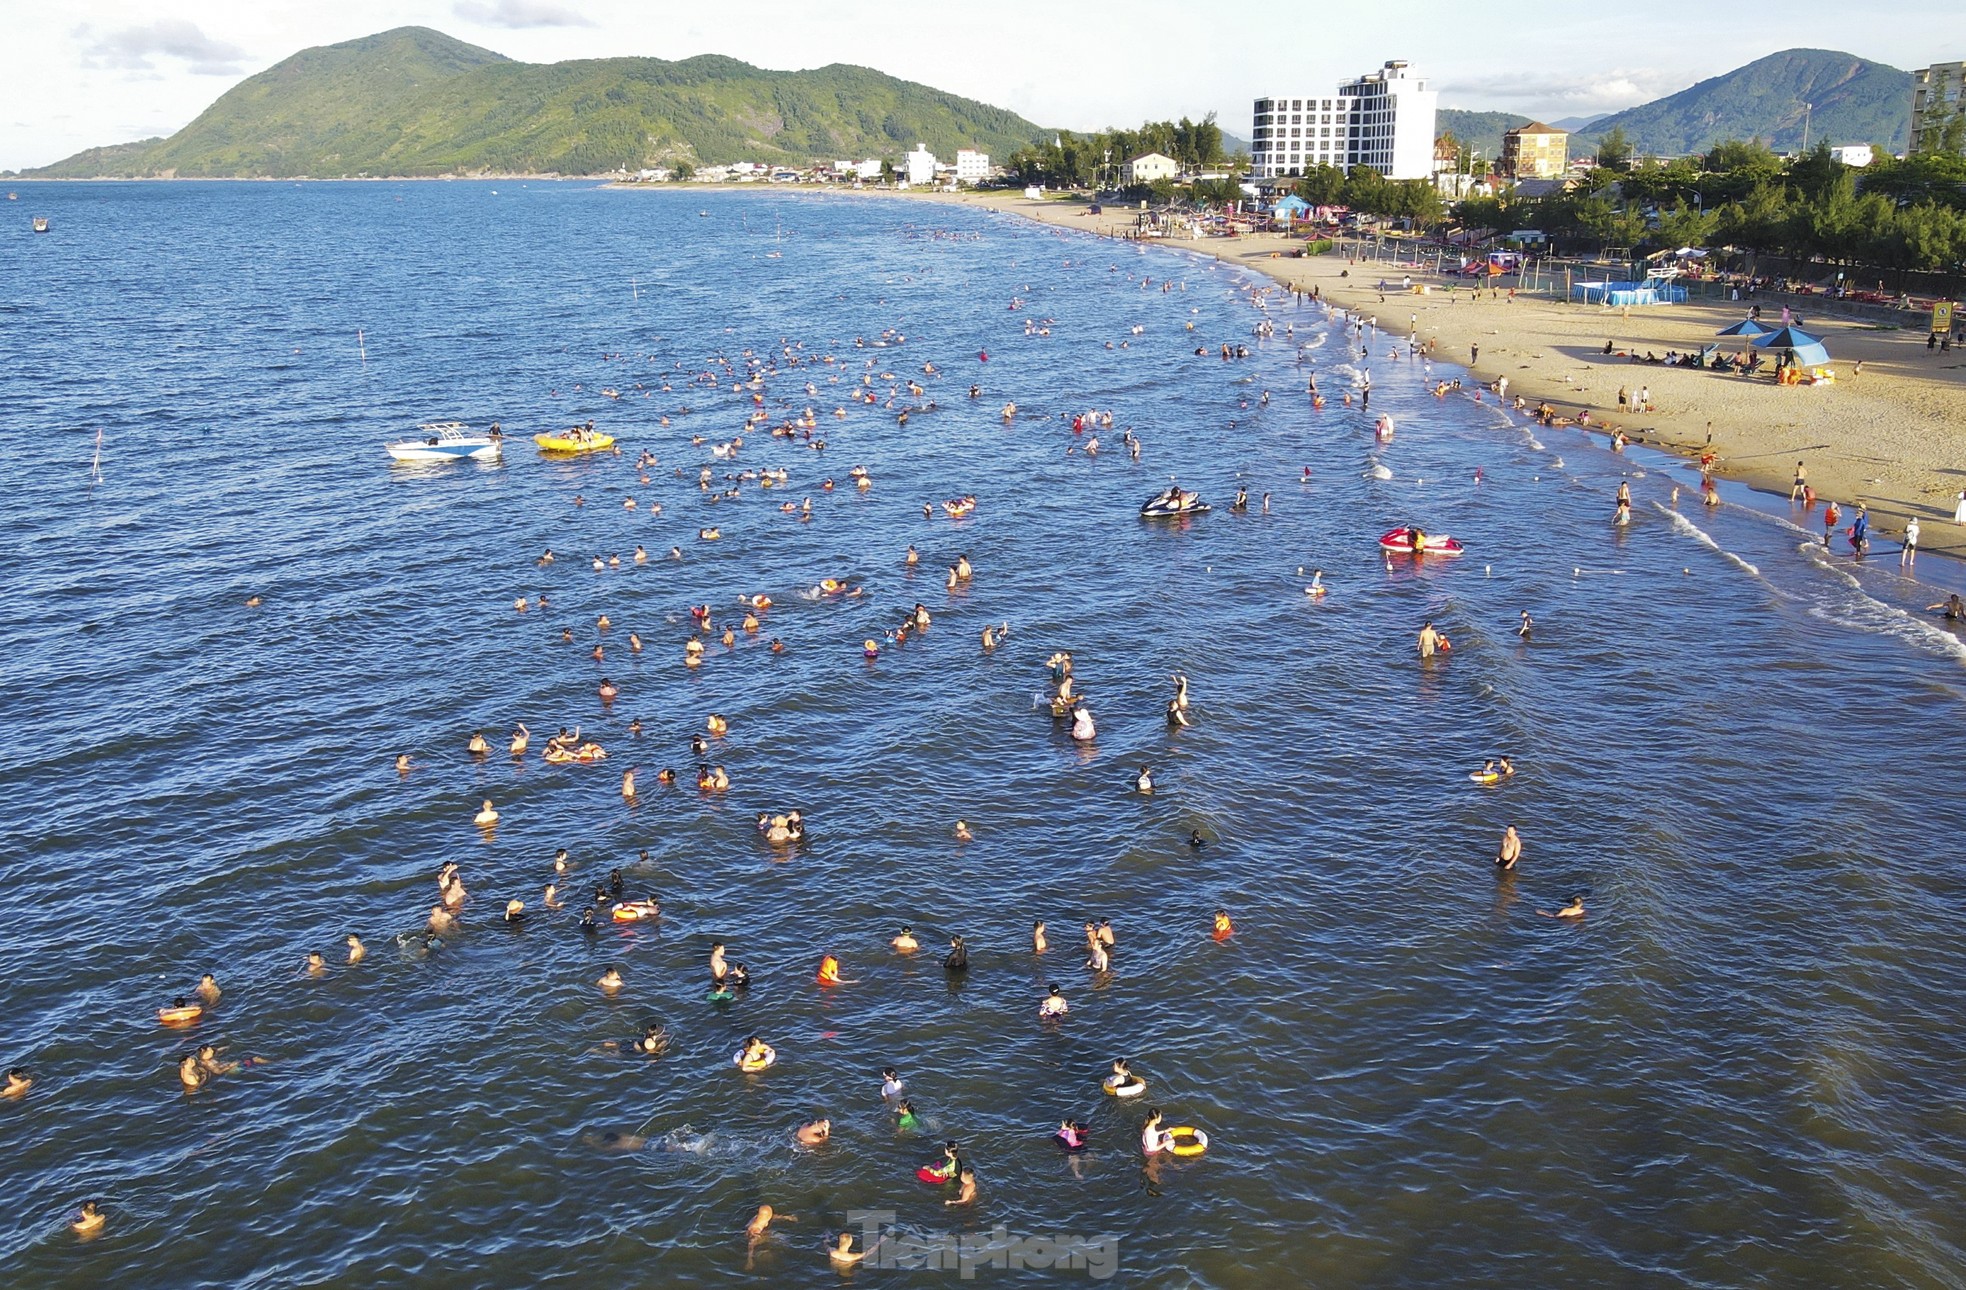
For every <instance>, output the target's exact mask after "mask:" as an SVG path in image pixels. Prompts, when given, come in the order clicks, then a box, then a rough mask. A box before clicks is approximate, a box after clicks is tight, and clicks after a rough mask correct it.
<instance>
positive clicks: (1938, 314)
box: [1932, 300, 1952, 336]
mask: <svg viewBox="0 0 1966 1290" xmlns="http://www.w3.org/2000/svg"><path fill="white" fill-rule="evenodd" d="M1951 330H1952V301H1950V300H1940V301H1938V302H1936V303H1934V304H1933V306H1932V334H1933V335H1934V336H1943V335H1945V334H1946V333H1947V332H1949V331H1951Z"/></svg>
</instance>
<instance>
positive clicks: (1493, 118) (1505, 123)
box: [1434, 108, 1529, 161]
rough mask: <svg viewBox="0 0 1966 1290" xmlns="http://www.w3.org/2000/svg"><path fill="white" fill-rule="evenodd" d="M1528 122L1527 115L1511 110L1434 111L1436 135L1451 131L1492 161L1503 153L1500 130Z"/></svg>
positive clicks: (1451, 109) (1442, 109)
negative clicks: (1519, 114)
mask: <svg viewBox="0 0 1966 1290" xmlns="http://www.w3.org/2000/svg"><path fill="white" fill-rule="evenodd" d="M1528 124H1529V118H1528V117H1526V116H1517V115H1516V114H1515V113H1513V112H1464V111H1462V110H1461V109H1459V108H1441V109H1440V110H1439V111H1438V112H1437V113H1435V114H1434V136H1435V137H1436V138H1438V137H1439V136H1441V135H1443V134H1450V133H1451V134H1452V135H1453V136H1454V137H1455V138H1456V139H1459V140H1460V141H1461V142H1462V143H1463V144H1465V145H1466V146H1468V147H1470V148H1479V149H1480V150H1481V155H1482V156H1483V157H1484V158H1485V159H1487V160H1489V161H1495V160H1497V159H1499V158H1500V157H1501V155H1502V132H1503V131H1505V130H1513V129H1515V128H1516V127H1517V126H1519V125H1528Z"/></svg>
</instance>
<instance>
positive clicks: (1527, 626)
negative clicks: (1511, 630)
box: [1515, 609, 1536, 640]
mask: <svg viewBox="0 0 1966 1290" xmlns="http://www.w3.org/2000/svg"><path fill="white" fill-rule="evenodd" d="M1535 630H1536V620H1535V619H1533V618H1531V617H1530V616H1529V611H1528V610H1527V609H1525V610H1523V611H1522V622H1521V623H1520V624H1519V625H1518V626H1517V627H1516V629H1515V634H1516V635H1518V636H1520V637H1522V639H1524V640H1528V639H1529V633H1531V632H1533V631H1535Z"/></svg>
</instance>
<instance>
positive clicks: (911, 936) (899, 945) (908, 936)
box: [888, 927, 922, 954]
mask: <svg viewBox="0 0 1966 1290" xmlns="http://www.w3.org/2000/svg"><path fill="white" fill-rule="evenodd" d="M888 944H889V945H892V946H893V947H894V948H895V949H897V950H899V951H900V952H901V953H903V954H913V953H914V952H915V951H916V950H918V949H920V948H921V947H922V943H921V942H920V941H918V940H916V939H915V933H914V929H913V928H909V927H903V928H902V929H901V934H900V935H899V936H896V937H895V938H894V939H893V940H891V941H889V942H888Z"/></svg>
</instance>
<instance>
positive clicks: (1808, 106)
mask: <svg viewBox="0 0 1966 1290" xmlns="http://www.w3.org/2000/svg"><path fill="white" fill-rule="evenodd" d="M1815 110H1816V105H1815V104H1814V103H1804V104H1803V105H1802V150H1803V151H1804V152H1807V151H1809V114H1810V113H1811V112H1814V111H1815Z"/></svg>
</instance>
